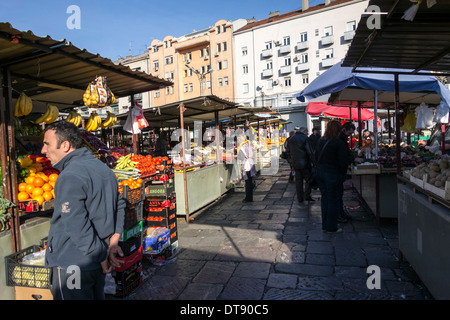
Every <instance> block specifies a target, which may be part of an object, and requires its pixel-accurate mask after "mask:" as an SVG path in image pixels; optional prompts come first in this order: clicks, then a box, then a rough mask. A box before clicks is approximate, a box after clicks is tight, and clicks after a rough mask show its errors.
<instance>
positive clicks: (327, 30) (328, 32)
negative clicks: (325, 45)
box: [323, 26, 333, 37]
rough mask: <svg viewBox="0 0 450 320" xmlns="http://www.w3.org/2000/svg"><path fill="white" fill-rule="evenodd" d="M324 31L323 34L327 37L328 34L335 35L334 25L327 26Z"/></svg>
mask: <svg viewBox="0 0 450 320" xmlns="http://www.w3.org/2000/svg"><path fill="white" fill-rule="evenodd" d="M323 33H324V34H323V35H324V36H325V37H327V36H332V35H333V27H332V26H328V27H325V29H324V32H323Z"/></svg>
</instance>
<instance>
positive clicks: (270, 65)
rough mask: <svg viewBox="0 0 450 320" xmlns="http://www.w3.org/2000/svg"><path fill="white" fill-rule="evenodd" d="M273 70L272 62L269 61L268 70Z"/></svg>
mask: <svg viewBox="0 0 450 320" xmlns="http://www.w3.org/2000/svg"><path fill="white" fill-rule="evenodd" d="M272 68H273V64H272V61H267V64H266V69H267V70H269V69H272Z"/></svg>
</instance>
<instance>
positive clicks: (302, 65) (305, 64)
mask: <svg viewBox="0 0 450 320" xmlns="http://www.w3.org/2000/svg"><path fill="white" fill-rule="evenodd" d="M306 70H309V63H308V62H300V63H299V64H298V65H297V71H298V72H303V71H306Z"/></svg>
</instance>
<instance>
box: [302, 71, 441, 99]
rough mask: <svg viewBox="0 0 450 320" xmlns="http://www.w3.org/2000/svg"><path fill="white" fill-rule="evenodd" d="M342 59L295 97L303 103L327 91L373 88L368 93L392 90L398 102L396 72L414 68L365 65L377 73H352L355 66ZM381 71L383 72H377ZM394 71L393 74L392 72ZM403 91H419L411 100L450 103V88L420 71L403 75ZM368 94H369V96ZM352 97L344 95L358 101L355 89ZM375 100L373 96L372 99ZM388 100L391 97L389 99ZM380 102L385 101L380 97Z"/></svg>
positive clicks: (401, 76) (401, 82) (390, 92)
mask: <svg viewBox="0 0 450 320" xmlns="http://www.w3.org/2000/svg"><path fill="white" fill-rule="evenodd" d="M341 63H342V62H339V63H337V64H335V65H334V66H333V67H331V68H330V69H329V70H327V71H326V72H324V73H323V74H321V75H320V76H319V77H317V78H316V79H315V80H314V81H313V82H311V84H310V85H308V86H307V87H306V88H305V89H304V90H303V91H301V92H300V93H297V94H295V95H294V96H295V97H296V98H297V99H298V100H299V101H301V102H305V101H306V99H308V100H310V99H313V98H316V97H319V96H322V95H325V94H330V93H337V92H340V91H342V90H344V89H369V90H372V91H367V94H370V95H372V97H373V93H372V92H373V90H377V91H379V92H389V95H390V97H389V101H390V102H394V99H393V93H394V91H395V81H394V75H393V74H394V73H399V72H403V73H407V72H411V71H412V70H405V69H387V68H361V69H360V70H362V71H363V70H364V71H371V72H374V73H365V72H359V73H358V72H354V73H353V72H352V69H353V68H352V67H342V66H341ZM376 72H380V73H376ZM389 72H390V73H389ZM399 92H402V93H418V94H416V98H415V100H414V99H413V98H412V97H408V99H407V101H403V99H401V100H402V101H400V102H410V103H421V102H426V101H425V100H426V98H428V97H429V98H430V99H431V100H430V101H429V103H431V104H439V103H440V100H442V101H444V102H445V103H446V104H447V106H450V90H449V89H447V88H446V87H445V86H444V84H442V83H441V82H440V81H439V80H438V79H437V78H436V77H434V76H429V75H420V74H399ZM367 94H366V95H367ZM350 97H351V98H350V99H348V98H342V100H347V99H348V100H353V101H355V100H356V101H359V100H357V97H356V95H355V93H354V92H352V95H351V96H350ZM368 100H370V99H369V98H367V100H366V101H368ZM372 101H373V99H372ZM386 101H387V100H386ZM379 102H381V100H380V99H379Z"/></svg>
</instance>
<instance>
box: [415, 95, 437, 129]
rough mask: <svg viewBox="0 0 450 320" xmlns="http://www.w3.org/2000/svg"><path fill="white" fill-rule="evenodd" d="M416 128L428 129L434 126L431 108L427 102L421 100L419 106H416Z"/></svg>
mask: <svg viewBox="0 0 450 320" xmlns="http://www.w3.org/2000/svg"><path fill="white" fill-rule="evenodd" d="M416 116H417V121H416V128H417V129H429V128H432V127H433V126H434V122H433V118H434V114H433V110H431V109H430V108H429V107H428V105H427V104H425V103H424V102H422V103H421V104H420V106H418V107H417V108H416Z"/></svg>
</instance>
